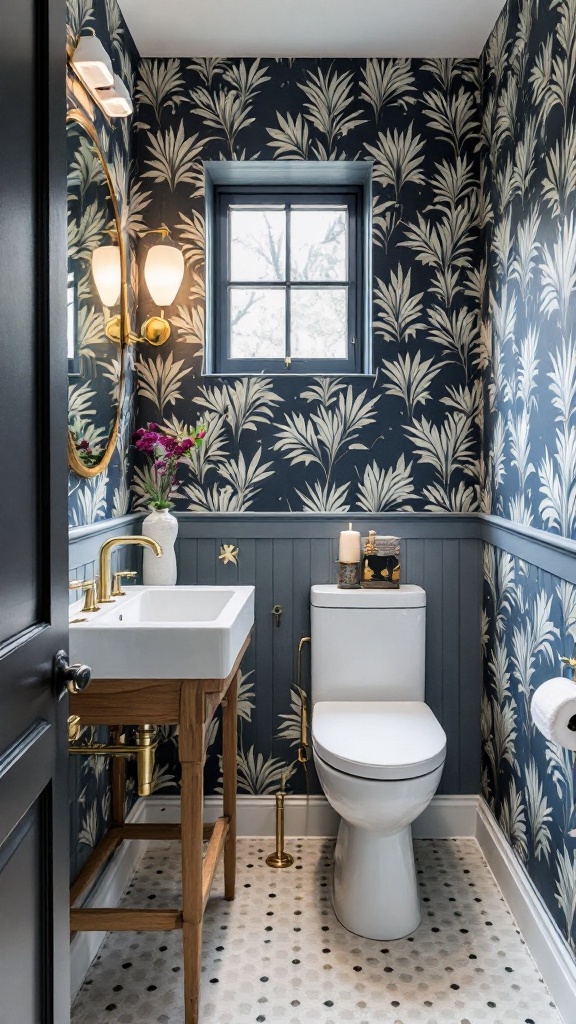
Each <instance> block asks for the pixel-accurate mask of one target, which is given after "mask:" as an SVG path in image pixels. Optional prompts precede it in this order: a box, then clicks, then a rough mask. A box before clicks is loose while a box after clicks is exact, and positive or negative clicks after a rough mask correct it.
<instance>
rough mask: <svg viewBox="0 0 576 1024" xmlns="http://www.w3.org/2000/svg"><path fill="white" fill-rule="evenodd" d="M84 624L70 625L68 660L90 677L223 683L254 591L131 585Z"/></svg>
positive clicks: (245, 629)
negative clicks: (80, 664) (78, 664)
mask: <svg viewBox="0 0 576 1024" xmlns="http://www.w3.org/2000/svg"><path fill="white" fill-rule="evenodd" d="M81 616H82V613H79V617H81ZM86 619H87V621H86V622H77V623H71V624H70V659H71V661H72V662H83V663H85V664H87V665H89V666H90V668H91V669H92V677H93V678H94V679H225V678H226V677H227V676H228V675H229V674H230V672H231V670H232V668H233V666H234V662H235V661H236V658H237V656H238V654H239V652H240V650H241V648H242V646H243V644H244V641H245V640H246V637H247V636H248V634H249V633H250V630H251V628H252V626H253V624H254V587H236V586H230V587H178V586H176V587H130V588H129V590H128V591H127V593H126V595H125V596H124V597H119V598H116V600H115V601H114V604H106V605H102V606H101V608H100V611H98V612H93V613H88V614H87V615H86Z"/></svg>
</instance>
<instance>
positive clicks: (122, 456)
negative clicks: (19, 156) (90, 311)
mask: <svg viewBox="0 0 576 1024" xmlns="http://www.w3.org/2000/svg"><path fill="white" fill-rule="evenodd" d="M67 12H68V18H67V42H68V46H69V47H70V48H72V49H73V48H74V47H75V46H76V43H77V40H78V38H79V36H81V35H82V34H89V33H92V32H95V33H96V35H97V36H98V37H99V38H100V40H101V41H102V42H103V44H104V46H105V47H106V49H107V51H108V54H109V56H110V59H111V61H112V66H113V69H114V72H115V73H116V74H117V75H119V76H120V78H121V79H122V81H123V82H124V84H125V85H126V87H127V88H128V90H129V92H130V93H132V92H133V88H134V80H135V77H136V69H137V65H138V59H139V57H138V52H137V50H136V47H135V46H134V42H133V40H132V37H131V35H130V32H129V31H128V28H127V26H126V23H125V22H124V19H123V18H122V15H121V13H120V8H119V7H118V4H117V2H116V0H97V2H96V0H95V2H93V3H92V2H89V0H68V4H67ZM67 93H68V95H67V103H68V107H69V108H72V107H80V108H81V109H84V110H85V112H86V114H87V115H88V116H89V118H90V120H91V121H92V122H93V124H94V126H95V128H96V131H97V133H98V136H99V139H100V146H101V150H102V152H103V153H104V155H105V157H106V162H107V164H108V167H109V169H110V172H111V176H112V180H113V182H114V184H115V187H116V199H117V202H118V207H119V212H120V219H121V224H122V229H123V231H124V238H125V242H126V246H127V251H130V250H132V249H134V246H135V240H136V237H137V235H136V230H137V226H138V221H137V218H136V217H135V211H133V202H132V199H131V191H132V185H133V181H134V176H135V172H136V164H135V153H134V131H133V127H132V118H126V119H122V120H120V119H117V120H116V121H108V119H107V118H105V117H104V116H103V115H102V113H101V112H100V110H99V109H98V107H96V105H95V104H94V103H93V102H92V101H91V100H90V98H89V97H88V96H87V94H86V92H85V90H84V89H83V87H82V86H81V85H80V83H79V82H78V80H77V79H76V77H75V75H73V74H69V75H68V79H67ZM76 207H77V204H76V203H75V202H74V198H73V190H70V196H69V207H68V233H69V244H70V240H71V238H72V236H73V241H74V245H75V246H77V245H78V244H80V245H81V248H82V250H83V251H85V252H86V254H87V255H88V256H89V255H90V254H91V252H92V250H93V249H94V248H96V247H97V246H99V245H106V244H110V236H109V234H108V233H107V231H106V228H107V227H108V224H107V223H106V222H105V219H103V218H102V217H100V219H98V217H93V218H92V221H91V223H90V221H89V217H88V216H86V217H84V218H82V217H81V215H79V214H78V211H77V209H76ZM88 212H89V211H88ZM130 263H131V271H132V276H131V279H129V289H128V299H129V305H130V309H131V311H132V314H134V312H135V307H136V294H137V284H136V278H137V265H136V260H135V258H132V259H131V261H130ZM100 319H101V314H100ZM91 326H92V327H94V326H96V327H98V326H99V325H98V324H96V325H94V323H93V322H92V321H91V320H90V317H84V318H83V319H81V321H80V323H79V328H80V329H79V342H80V352H81V353H82V352H84V354H87V355H88V356H90V354H91V353H90V346H91V341H92V335H91V333H90V327H91ZM95 333H97V331H93V334H95ZM105 349H106V351H102V352H101V353H100V352H99V353H98V360H99V362H100V364H101V365H100V371H99V376H100V377H101V378H103V379H104V380H106V379H109V381H110V382H111V383H110V389H112V388H113V387H114V385H115V382H116V381H117V380H118V374H119V363H118V352H117V350H116V351H114V350H112V346H105ZM125 358H126V393H125V400H124V404H123V408H122V412H121V421H120V430H119V437H118V443H117V446H116V450H115V452H114V455H113V457H112V460H111V462H110V464H109V466H108V467H107V469H106V470H105V471H104V472H103V473H100V474H99V475H98V476H96V477H94V478H93V479H84V478H81V477H79V476H76V475H75V474H73V473H71V474H70V479H69V488H68V516H69V524H70V526H72V527H74V526H85V525H87V524H89V523H94V522H96V521H97V520H99V519H107V518H110V517H112V516H122V515H125V514H126V513H127V512H129V511H130V509H131V494H130V481H131V476H132V454H131V451H130V437H131V435H132V431H133V429H134V418H135V412H136V410H135V402H134V392H135V385H136V371H135V368H134V356H133V353H132V351H131V350H130V349H129V350H127V352H126V355H125ZM102 364H103V365H102ZM69 390H70V393H71V401H70V407H71V408H72V409H75V410H76V415H74V417H73V420H74V423H75V426H76V428H77V429H78V431H79V433H80V435H81V436H83V437H87V438H88V439H89V440H91V441H93V440H96V441H97V440H98V438H94V436H93V433H91V431H93V428H92V426H91V424H92V423H93V421H94V420H96V421H97V420H98V419H100V420H101V421H102V422H104V421H106V422H107V418H108V408H107V406H108V401H107V400H106V396H104V395H101V396H100V402H101V404H102V399H104V402H105V406H106V407H105V408H104V409H102V410H100V409H99V408H98V394H97V393H95V390H92V389H91V385H90V380H89V379H88V381H87V383H84V384H83V385H82V386H80V387H79V386H78V384H77V383H76V384H74V383H73V382H72V383H71V385H70V388H69ZM94 403H96V410H95V411H96V415H91V414H90V406H94ZM96 447H98V445H96Z"/></svg>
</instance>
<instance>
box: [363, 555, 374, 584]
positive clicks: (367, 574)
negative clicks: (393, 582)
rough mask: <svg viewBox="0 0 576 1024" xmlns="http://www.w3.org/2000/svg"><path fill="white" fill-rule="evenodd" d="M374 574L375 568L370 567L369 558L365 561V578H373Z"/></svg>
mask: <svg viewBox="0 0 576 1024" xmlns="http://www.w3.org/2000/svg"><path fill="white" fill-rule="evenodd" d="M373 575H374V570H373V569H371V568H370V563H369V561H368V559H366V560H365V562H364V572H363V573H362V579H363V580H371V579H372V577H373Z"/></svg>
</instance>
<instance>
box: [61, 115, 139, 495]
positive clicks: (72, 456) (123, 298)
mask: <svg viewBox="0 0 576 1024" xmlns="http://www.w3.org/2000/svg"><path fill="white" fill-rule="evenodd" d="M73 123H74V124H79V125H80V126H81V127H82V128H83V129H84V131H85V132H86V134H87V135H88V136H89V138H90V140H91V142H92V145H93V146H94V148H95V150H96V152H97V153H98V156H99V157H100V162H101V164H102V168H103V171H104V176H105V178H106V183H107V185H108V193H109V197H110V202H111V203H112V207H113V210H114V222H115V227H116V234H117V236H118V247H119V249H120V273H121V283H120V314H119V316H120V323H119V326H118V325H116V324H114V325H112V324H111V326H110V330H111V331H112V333H113V334H114V335H117V337H116V336H114V337H113V338H112V339H111V340H113V341H118V342H119V344H120V359H119V363H120V380H119V383H118V404H117V406H116V415H115V417H114V422H113V424H112V428H111V430H110V434H109V436H108V443H107V445H106V450H105V451H104V453H103V455H102V458H101V459H100V462H99V463H98V464H97V465H96V466H86V465H85V463H84V462H82V459H81V458H80V456H79V455H78V452H77V450H76V443H75V440H74V437H73V435H72V432H71V431H70V430H68V465H69V467H70V469H71V470H72V471H73V472H74V473H76V474H77V475H78V476H83V477H95V476H98V474H99V473H103V472H104V470H105V469H106V468H107V466H108V463H109V462H110V459H111V458H112V456H113V454H114V451H115V449H116V442H117V440H118V431H119V429H120V416H121V413H122V407H123V405H124V396H125V391H126V378H125V355H124V349H125V345H126V342H127V338H128V335H129V333H130V326H129V311H128V275H127V261H126V247H125V245H124V237H123V234H122V225H121V220H120V211H119V209H118V203H117V200H116V189H115V187H114V182H113V180H112V176H111V174H110V169H109V167H108V164H107V163H106V159H105V157H104V154H103V152H102V149H101V146H100V139H99V138H98V133H97V132H96V129H95V127H94V125H93V124H92V122H91V121H90V119H89V118H88V117H87V116H86V114H85V113H84V112H83V111H82V110H80V109H79V108H78V107H74V108H73V109H72V110H69V111H68V113H67V114H66V124H73ZM113 320H116V318H115V317H114V318H113Z"/></svg>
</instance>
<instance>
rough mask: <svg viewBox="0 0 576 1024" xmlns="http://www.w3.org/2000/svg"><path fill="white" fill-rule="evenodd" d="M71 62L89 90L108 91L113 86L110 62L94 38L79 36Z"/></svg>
mask: <svg viewBox="0 0 576 1024" xmlns="http://www.w3.org/2000/svg"><path fill="white" fill-rule="evenodd" d="M71 60H72V64H73V65H74V69H75V71H76V72H77V74H78V75H79V77H80V78H81V79H82V81H83V82H84V84H85V85H86V86H87V87H88V88H89V89H109V88H110V87H111V86H112V85H113V84H114V72H113V71H112V61H111V60H110V57H109V56H108V54H107V53H106V50H105V49H104V47H103V45H102V43H101V42H100V40H99V39H98V38H97V37H96V36H92V35H89V36H80V39H79V41H78V46H77V47H76V49H75V51H74V53H73V55H72V58H71Z"/></svg>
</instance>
